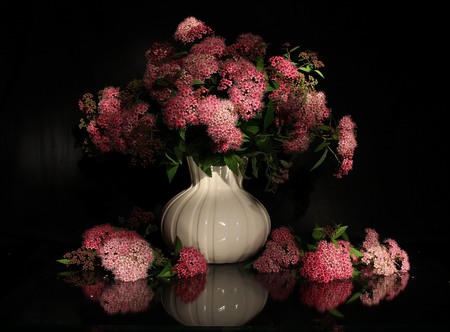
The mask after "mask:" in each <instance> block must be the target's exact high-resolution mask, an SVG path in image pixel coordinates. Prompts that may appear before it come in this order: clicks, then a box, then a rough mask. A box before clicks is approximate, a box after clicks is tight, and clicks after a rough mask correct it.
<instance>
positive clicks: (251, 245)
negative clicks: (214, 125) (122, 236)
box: [161, 157, 271, 264]
mask: <svg viewBox="0 0 450 332" xmlns="http://www.w3.org/2000/svg"><path fill="white" fill-rule="evenodd" d="M187 162H188V167H189V172H190V176H191V185H190V187H189V188H187V189H185V190H183V191H182V192H180V193H179V194H178V195H176V196H174V197H173V198H172V199H171V200H170V201H169V202H168V203H167V204H166V205H165V207H164V209H163V213H162V220H161V232H162V237H163V239H164V241H165V242H166V244H167V245H168V246H169V248H171V249H173V248H174V247H175V244H176V239H177V237H178V238H179V239H180V240H181V243H182V245H183V247H195V248H197V249H199V250H200V251H201V252H202V253H203V255H204V256H205V258H206V259H207V261H208V263H211V264H224V263H236V262H242V261H244V260H246V259H248V258H251V257H252V256H254V255H255V254H256V253H257V252H258V251H259V250H260V249H261V248H262V247H263V246H264V244H265V242H266V240H267V237H268V235H269V233H270V227H271V222H270V217H269V214H268V213H267V210H266V208H265V207H264V206H263V205H262V204H261V202H260V201H258V200H257V199H256V198H255V197H254V196H253V195H251V194H250V193H249V192H247V191H246V190H245V189H244V188H243V186H242V182H243V177H242V175H236V174H234V173H233V172H232V171H231V169H229V168H228V167H227V166H213V167H212V177H210V176H208V175H207V174H205V173H204V172H203V171H202V170H201V169H200V168H199V167H198V166H197V165H196V164H195V162H194V161H193V159H192V158H191V157H188V158H187Z"/></svg>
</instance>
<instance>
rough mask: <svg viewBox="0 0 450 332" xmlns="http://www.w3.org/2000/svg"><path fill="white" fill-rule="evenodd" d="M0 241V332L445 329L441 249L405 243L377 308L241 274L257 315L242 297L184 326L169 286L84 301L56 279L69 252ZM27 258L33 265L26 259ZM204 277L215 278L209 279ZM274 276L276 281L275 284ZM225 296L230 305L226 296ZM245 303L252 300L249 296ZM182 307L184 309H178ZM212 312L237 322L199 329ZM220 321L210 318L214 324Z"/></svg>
mask: <svg viewBox="0 0 450 332" xmlns="http://www.w3.org/2000/svg"><path fill="white" fill-rule="evenodd" d="M5 243H7V245H5ZM3 244H4V245H3V246H2V256H3V257H2V261H3V268H2V270H3V274H5V273H6V277H7V281H6V282H4V284H3V286H4V287H3V292H2V298H1V299H2V300H1V313H2V317H1V322H2V323H1V325H2V331H21V330H26V331H33V330H47V331H66V330H76V331H78V330H79V331H154V330H161V331H173V330H177V331H178V330H221V331H223V330H231V331H233V330H244V331H272V330H273V331H293V330H297V331H298V330H300V331H359V330H361V331H384V330H388V331H399V330H400V331H411V330H412V331H446V330H448V328H449V327H450V316H449V314H450V301H449V289H450V275H449V268H448V266H447V265H445V264H444V261H443V260H442V259H441V257H442V256H443V254H444V252H445V251H441V250H440V249H443V250H445V248H444V246H442V248H439V246H436V245H434V246H431V245H426V244H414V245H409V246H405V250H407V252H408V253H409V256H410V262H411V270H410V273H409V275H404V276H403V284H402V285H400V284H399V283H397V284H396V283H392V281H391V283H389V281H385V282H384V283H382V282H380V283H379V284H378V290H377V292H378V293H377V294H378V296H379V301H373V302H377V303H372V305H366V304H363V302H362V301H361V300H360V299H357V300H355V301H353V302H351V303H348V304H346V303H345V300H348V299H349V297H350V296H347V295H346V294H343V293H342V291H343V289H347V288H345V287H344V288H343V287H342V285H341V286H336V285H334V286H333V285H331V284H330V285H328V286H326V285H322V286H321V287H322V288H321V289H317V288H316V289H313V288H312V287H314V286H312V284H300V283H299V282H298V283H296V282H295V281H293V279H289V278H284V279H283V277H282V276H281V275H274V276H271V277H270V278H271V279H270V280H269V279H265V280H262V279H263V278H264V276H262V275H257V274H252V273H247V272H242V274H241V273H234V274H233V273H231V274H229V275H228V276H229V278H234V279H232V280H231V281H229V282H230V285H236V287H234V288H235V290H234V292H238V293H239V294H244V297H245V296H250V295H251V294H256V293H254V292H253V293H252V288H253V287H258V289H260V288H261V286H263V287H264V289H265V290H266V292H267V298H266V300H265V301H264V303H262V306H261V310H259V309H258V310H256V312H254V314H253V313H251V312H250V313H247V311H248V310H247V309H248V308H245V305H243V302H242V298H241V300H239V301H238V302H239V305H240V307H239V308H238V309H235V308H231V307H230V304H232V303H233V301H234V298H232V299H229V298H228V304H227V305H228V307H225V306H223V307H221V309H220V308H219V307H220V306H219V307H218V306H217V303H214V305H209V307H208V308H205V311H208V312H209V313H205V312H204V313H203V314H202V312H201V310H197V309H196V310H194V311H193V312H194V313H196V314H197V317H195V316H190V317H188V320H187V321H186V320H184V321H183V320H182V319H179V317H178V318H177V317H176V316H177V315H176V313H175V314H174V312H169V311H170V310H169V311H168V310H167V309H166V307H165V306H164V305H163V301H162V300H163V294H165V292H167V291H168V289H169V288H168V286H167V285H166V286H163V285H159V286H156V287H154V288H153V289H152V290H151V293H148V289H147V293H146V290H145V289H144V288H145V286H144V287H143V288H142V289H139V288H137V287H128V288H126V287H125V290H123V289H122V290H120V289H119V288H118V287H117V285H116V286H114V285H109V286H106V287H104V288H103V289H102V291H103V292H104V293H103V295H105V294H106V293H105V292H106V291H109V292H110V293H111V292H114V290H116V291H117V293H116V294H113V295H112V296H111V294H110V297H109V299H111V298H114V301H115V302H114V301H112V302H111V301H109V302H108V300H106V301H105V300H104V299H103V300H100V299H99V298H97V299H96V298H93V297H92V296H87V295H86V294H87V293H85V292H83V287H82V286H80V285H76V284H74V283H71V282H68V281H67V279H64V278H63V277H61V276H60V275H59V273H60V272H63V271H66V269H65V267H64V266H62V265H61V264H59V263H56V262H55V261H54V259H57V258H59V257H60V256H61V254H63V253H64V252H65V251H66V250H67V249H68V247H67V246H65V245H63V244H55V243H46V242H45V241H41V242H39V243H33V242H32V241H28V242H27V243H26V244H25V243H24V242H21V243H19V242H15V243H13V242H11V241H9V242H8V241H3ZM30 253H32V259H31V260H30V259H28V260H27V259H23V258H25V257H27V255H29V254H30ZM5 254H6V257H5ZM235 267H236V269H235V270H234V271H239V269H241V266H239V265H235ZM232 269H234V267H232ZM219 270H220V266H219V268H218V269H217V270H215V271H216V277H217V275H218V273H219V272H218V271H219ZM222 271H226V269H222ZM228 271H229V270H228ZM242 271H244V270H242ZM223 273H227V272H223ZM208 277H209V278H212V276H211V275H210V274H208V276H207V278H208ZM222 277H223V276H222ZM277 277H278V278H280V279H278V280H277ZM241 278H245V280H246V282H242V280H241ZM249 280H250V283H249ZM398 280H400V279H398ZM79 281H80V280H79ZM85 281H86V280H85ZM252 283H254V284H255V285H253V284H252ZM347 286H348V285H347ZM114 287H115V288H114ZM323 287H325V288H323ZM333 287H335V288H333ZM200 288H201V287H200ZM205 289H208V288H204V290H205ZM204 290H203V291H204ZM357 290H359V288H358V285H357V284H355V283H354V284H353V289H352V294H353V293H355V292H356V291H357ZM169 291H170V290H169ZM190 291H191V292H192V291H193V289H192V288H191V289H190ZM208 291H211V290H210V289H209V290H208ZM226 292H228V294H230V296H232V297H233V296H235V295H236V294H235V295H232V294H231V293H233V292H231V291H230V289H228V290H225V293H226ZM90 294H91V295H92V294H93V293H90ZM98 294H100V293H97V295H98ZM199 294H201V293H199ZM249 294H250V295H249ZM307 294H309V299H310V300H311V301H310V303H311V302H314V303H315V305H307V304H306V302H305V297H306V296H308V295H307ZM191 295H192V294H191ZM195 295H198V294H194V296H192V297H191V300H192V301H196V300H197V299H198V298H199V297H196V296H195ZM121 296H122V298H121ZM211 296H213V293H212V292H211ZM224 296H225V301H227V299H226V296H227V294H225V295H224ZM130 299H132V300H131V301H130ZM223 299H224V298H223V297H222V300H223ZM127 301H128V302H127ZM245 301H247V303H249V304H250V303H252V299H251V298H247V299H246V300H245ZM333 301H335V303H339V305H338V306H337V307H336V308H335V309H337V311H333V312H336V313H338V314H339V315H341V316H339V315H333V313H331V312H330V311H328V310H325V309H329V308H325V307H327V305H330V303H333ZM179 302H180V298H178V303H179ZM216 302H218V301H216ZM211 303H213V302H210V304H211ZM185 306H188V307H189V306H190V308H191V309H192V306H193V304H192V302H191V304H185ZM179 308H181V309H179V310H180V311H182V310H183V309H182V306H180V307H179ZM211 310H212V311H214V310H216V311H217V310H225V311H226V310H228V312H229V311H230V310H231V311H232V310H236V315H232V317H234V318H236V322H233V320H232V319H229V320H227V322H226V323H224V324H222V325H218V326H201V321H202V315H203V316H205V315H206V316H208V315H210V316H211V315H218V313H217V312H216V313H214V312H212V311H211ZM250 311H251V310H250ZM243 312H244V313H243ZM181 315H182V313H181ZM238 315H240V317H237V316H238ZM234 318H233V319H234ZM217 321H218V320H217V319H216V320H213V322H215V323H214V324H216V322H217ZM193 322H194V323H193ZM195 322H197V323H198V324H195ZM210 322H211V321H210ZM192 324H193V325H192Z"/></svg>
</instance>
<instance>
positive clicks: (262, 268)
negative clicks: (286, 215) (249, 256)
mask: <svg viewBox="0 0 450 332" xmlns="http://www.w3.org/2000/svg"><path fill="white" fill-rule="evenodd" d="M299 260H300V250H299V248H298V247H297V243H296V240H295V237H294V235H293V234H292V233H291V231H290V229H289V228H288V227H286V226H281V227H279V228H276V229H274V230H272V232H271V238H270V239H269V240H267V242H266V244H265V248H264V250H263V252H262V253H261V255H260V256H259V257H258V258H256V259H255V260H254V261H253V267H254V268H255V269H256V270H257V271H258V272H260V273H275V272H280V271H284V270H287V269H288V268H290V267H293V266H295V265H296V264H297V263H298V262H299Z"/></svg>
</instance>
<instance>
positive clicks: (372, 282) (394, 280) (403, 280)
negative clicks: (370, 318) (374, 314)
mask: <svg viewBox="0 0 450 332" xmlns="http://www.w3.org/2000/svg"><path fill="white" fill-rule="evenodd" d="M408 280H409V273H395V274H391V275H389V276H379V277H374V278H371V279H369V280H368V282H367V289H366V291H365V292H364V293H363V294H361V296H360V299H361V302H362V303H363V304H364V305H367V306H373V305H378V304H380V302H381V301H382V300H387V301H390V300H392V299H393V298H394V297H396V296H397V295H398V294H400V292H402V291H403V290H404V289H405V288H406V285H407V284H408Z"/></svg>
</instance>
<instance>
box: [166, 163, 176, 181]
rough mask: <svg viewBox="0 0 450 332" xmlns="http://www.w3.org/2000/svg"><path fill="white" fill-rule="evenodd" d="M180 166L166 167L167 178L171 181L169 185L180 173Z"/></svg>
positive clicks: (171, 165)
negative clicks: (178, 172)
mask: <svg viewBox="0 0 450 332" xmlns="http://www.w3.org/2000/svg"><path fill="white" fill-rule="evenodd" d="M178 166H179V165H178V164H170V165H167V166H166V173H167V178H168V179H169V183H171V182H172V180H173V177H174V176H175V174H176V173H177V171H178Z"/></svg>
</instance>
